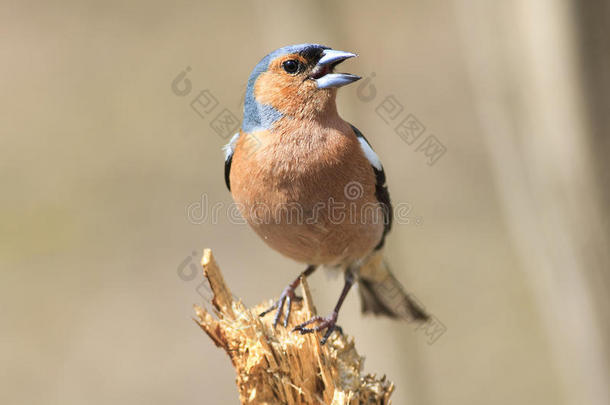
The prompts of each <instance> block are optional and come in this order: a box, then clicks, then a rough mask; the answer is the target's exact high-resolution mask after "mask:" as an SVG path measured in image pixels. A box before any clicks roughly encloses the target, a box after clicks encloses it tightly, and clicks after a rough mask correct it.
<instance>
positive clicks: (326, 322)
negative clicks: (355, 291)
mask: <svg viewBox="0 0 610 405" xmlns="http://www.w3.org/2000/svg"><path fill="white" fill-rule="evenodd" d="M314 322H319V324H318V325H316V326H314V327H313V328H306V326H307V325H310V324H312V323H314ZM324 329H326V333H325V334H324V337H323V338H322V340H320V344H322V345H323V344H324V343H326V341H327V340H328V338H329V337H330V335H331V334H332V333H333V331H334V330H336V331H338V332H339V333H340V334H343V329H342V328H341V327H340V326H339V325H337V314H336V313H333V314H332V315H330V316H328V317H321V316H314V317H313V318H311V319H310V320H308V321H306V322H303V323H302V324H300V325H297V326H295V327H294V328H293V329H292V331H293V332H297V331H298V332H301V335H304V334H306V333H313V332H319V331H322V330H324Z"/></svg>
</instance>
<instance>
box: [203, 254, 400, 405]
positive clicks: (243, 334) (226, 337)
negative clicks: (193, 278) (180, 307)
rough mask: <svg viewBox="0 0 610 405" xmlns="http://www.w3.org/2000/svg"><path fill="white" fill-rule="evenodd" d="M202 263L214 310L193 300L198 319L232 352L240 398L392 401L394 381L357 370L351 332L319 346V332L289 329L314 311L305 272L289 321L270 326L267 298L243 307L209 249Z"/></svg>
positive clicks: (295, 402) (344, 403)
mask: <svg viewBox="0 0 610 405" xmlns="http://www.w3.org/2000/svg"><path fill="white" fill-rule="evenodd" d="M201 264H202V266H203V273H204V276H205V277H206V278H207V280H208V281H209V283H210V287H211V289H212V292H213V294H214V296H213V299H212V305H213V312H214V313H215V315H216V316H213V315H212V314H210V313H209V312H208V311H207V310H206V309H204V308H202V307H200V306H197V305H196V306H195V312H196V314H197V318H198V319H197V320H196V322H197V323H198V324H199V326H200V327H201V328H202V329H203V330H204V331H205V332H206V333H207V334H208V336H210V338H212V340H213V341H214V343H215V344H216V345H217V346H219V347H221V348H223V349H224V350H225V352H227V354H228V355H229V357H230V358H231V361H232V363H233V367H234V368H235V372H236V374H237V377H236V382H237V388H238V390H239V397H240V401H241V403H242V404H252V405H253V404H257V405H258V404H269V405H271V404H274V405H275V404H288V405H305V404H307V405H309V404H331V405H358V404H371V405H377V404H379V405H387V404H390V399H389V398H390V395H391V394H392V392H393V391H394V384H393V383H392V382H390V381H388V380H387V379H386V378H385V376H384V377H381V378H378V377H376V376H375V375H371V374H367V375H362V374H361V371H362V366H363V358H362V357H361V356H360V355H359V354H358V353H357V352H356V349H355V347H354V340H353V339H352V338H350V337H348V336H347V335H341V334H339V333H336V332H335V333H333V334H332V335H331V337H330V338H329V340H328V342H327V343H326V344H325V345H324V346H322V345H320V339H319V336H318V334H307V335H301V334H299V333H294V332H291V329H292V327H293V326H294V325H298V324H300V323H302V322H305V321H306V320H308V319H310V318H311V317H312V316H314V315H316V310H315V307H314V305H313V302H312V300H311V293H310V291H309V287H308V285H307V281H306V280H305V279H304V278H303V279H302V280H301V286H302V291H303V297H304V299H303V301H301V302H295V303H294V304H293V312H292V314H291V318H290V325H289V326H288V328H284V327H281V326H279V325H278V327H277V328H275V329H274V328H273V317H271V316H269V317H264V318H260V317H259V316H258V314H260V313H261V312H262V311H263V310H264V309H265V308H268V307H269V302H264V303H262V304H260V305H257V306H256V307H254V308H246V307H245V306H244V305H243V304H242V303H241V301H236V300H234V299H233V295H232V294H231V291H230V290H229V288H228V287H227V285H226V284H225V281H224V278H223V276H222V274H221V272H220V268H219V267H218V265H217V264H216V261H215V260H214V257H213V256H212V251H211V250H210V249H206V250H204V252H203V258H202V260H201ZM291 325H292V326H291Z"/></svg>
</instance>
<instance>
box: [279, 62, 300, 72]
mask: <svg viewBox="0 0 610 405" xmlns="http://www.w3.org/2000/svg"><path fill="white" fill-rule="evenodd" d="M282 66H283V67H284V70H285V71H286V72H287V73H290V74H292V73H296V72H297V70H299V62H297V61H296V60H294V59H289V60H287V61H285V62H284V63H282Z"/></svg>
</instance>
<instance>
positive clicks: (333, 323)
mask: <svg viewBox="0 0 610 405" xmlns="http://www.w3.org/2000/svg"><path fill="white" fill-rule="evenodd" d="M352 285H354V274H353V273H352V272H351V270H350V269H349V268H348V269H347V270H346V272H345V284H344V285H343V291H341V295H340V296H339V301H337V305H335V309H334V310H333V312H332V313H331V314H330V315H329V316H327V317H321V316H314V317H313V318H311V319H310V320H308V321H307V322H303V323H302V324H300V325H297V326H295V327H294V329H292V331H293V332H295V331H299V332H301V334H305V333H312V332H318V331H321V330H324V329H326V333H325V334H324V337H323V338H322V340H321V341H320V343H321V344H324V343H326V341H327V340H328V338H329V337H330V335H331V333H333V331H334V330H335V329H336V330H338V331H339V333H343V331H342V329H341V327H340V326H339V325H337V317H338V316H339V309H341V305H343V301H344V300H345V297H347V293H348V292H349V290H350V288H351V287H352ZM314 322H319V324H318V325H316V326H314V327H313V328H306V326H307V325H310V324H312V323H314Z"/></svg>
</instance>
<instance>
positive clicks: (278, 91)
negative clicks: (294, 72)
mask: <svg viewBox="0 0 610 405" xmlns="http://www.w3.org/2000/svg"><path fill="white" fill-rule="evenodd" d="M300 84H301V79H300V78H298V77H296V76H290V75H288V74H283V73H278V72H273V71H267V72H264V73H261V75H260V76H259V77H258V79H257V80H256V83H255V84H254V97H255V98H256V100H257V101H258V102H259V103H262V104H268V105H270V106H272V107H273V108H275V109H276V110H278V111H279V112H281V113H283V114H289V113H291V112H292V111H296V110H298V108H299V107H300V104H301V103H302V100H301V97H300V96H299V94H298V89H299V85H300Z"/></svg>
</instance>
